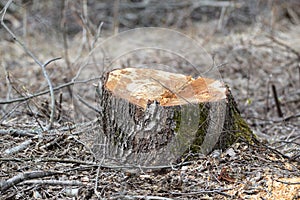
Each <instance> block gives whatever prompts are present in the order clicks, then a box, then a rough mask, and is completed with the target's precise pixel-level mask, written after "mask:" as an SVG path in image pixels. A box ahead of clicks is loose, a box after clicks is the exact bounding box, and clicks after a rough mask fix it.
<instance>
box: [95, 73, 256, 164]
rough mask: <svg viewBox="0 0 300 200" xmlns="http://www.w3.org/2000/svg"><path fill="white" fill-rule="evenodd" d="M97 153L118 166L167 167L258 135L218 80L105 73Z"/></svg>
mask: <svg viewBox="0 0 300 200" xmlns="http://www.w3.org/2000/svg"><path fill="white" fill-rule="evenodd" d="M97 94H98V97H97V100H98V103H99V106H100V110H101V113H100V117H99V122H100V131H99V134H98V136H97V139H96V141H95V144H94V147H95V148H94V151H95V153H96V154H97V155H98V156H99V158H100V159H106V158H114V159H111V160H117V162H118V164H138V165H162V164H168V163H171V162H175V161H176V160H178V159H179V158H180V157H181V156H182V155H184V154H186V153H188V152H194V153H196V152H198V153H199V152H200V153H204V154H207V153H210V152H211V151H213V150H214V149H225V148H226V147H228V146H230V145H231V144H233V143H234V142H235V141H236V140H237V139H239V138H241V139H244V140H247V141H248V142H253V141H254V139H255V136H254V135H253V133H252V132H251V130H250V129H249V127H248V125H247V124H246V123H245V121H244V120H243V119H242V118H241V116H240V114H239V111H238V109H237V107H236V104H235V102H234V99H233V97H232V95H231V92H230V90H229V89H228V88H227V87H225V85H224V84H223V83H222V82H221V81H219V80H213V79H209V78H203V77H198V78H192V77H191V76H186V75H183V74H176V73H170V72H166V71H160V70H154V69H146V68H125V69H117V70H113V71H111V72H109V73H107V74H106V76H105V77H104V78H103V80H102V81H101V82H100V83H99V87H98V89H97Z"/></svg>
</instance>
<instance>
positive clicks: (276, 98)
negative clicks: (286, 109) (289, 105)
mask: <svg viewBox="0 0 300 200" xmlns="http://www.w3.org/2000/svg"><path fill="white" fill-rule="evenodd" d="M272 92H273V96H274V100H275V104H276V108H277V113H278V116H279V117H283V113H282V111H281V107H280V102H279V99H278V96H277V91H276V87H275V85H274V84H272Z"/></svg>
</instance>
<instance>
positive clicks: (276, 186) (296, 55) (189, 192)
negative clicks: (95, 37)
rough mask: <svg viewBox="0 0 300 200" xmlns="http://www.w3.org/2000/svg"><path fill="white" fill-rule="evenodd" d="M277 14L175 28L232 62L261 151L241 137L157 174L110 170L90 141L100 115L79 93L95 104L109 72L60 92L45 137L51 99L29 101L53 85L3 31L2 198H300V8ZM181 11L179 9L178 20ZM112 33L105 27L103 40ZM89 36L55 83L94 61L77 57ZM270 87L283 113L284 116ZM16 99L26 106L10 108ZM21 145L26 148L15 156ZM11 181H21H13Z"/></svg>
mask: <svg viewBox="0 0 300 200" xmlns="http://www.w3.org/2000/svg"><path fill="white" fill-rule="evenodd" d="M101 5H102V4H101ZM279 5H283V4H279ZM292 5H294V4H292ZM272 8H274V9H271V10H272V13H273V12H274V13H273V15H271V14H270V15H268V14H269V12H267V11H266V12H267V13H268V14H266V13H264V12H262V14H261V16H260V17H258V16H257V19H258V20H256V22H255V23H254V22H251V23H250V22H249V23H248V24H241V23H237V24H235V25H234V26H233V25H232V27H230V26H229V25H228V26H226V27H222V26H221V27H219V29H217V28H216V27H217V24H218V18H217V19H215V20H214V19H213V20H208V21H199V22H195V21H191V22H193V23H190V21H188V22H189V23H186V25H185V26H177V25H169V27H173V28H174V26H176V28H178V27H181V28H182V29H181V31H183V32H185V33H186V34H187V35H190V36H191V37H194V38H196V39H197V40H198V41H199V43H200V44H202V45H203V46H204V47H205V49H207V51H208V52H209V53H211V54H214V55H215V61H216V63H217V64H221V63H227V64H226V65H225V66H222V67H220V69H219V70H220V72H221V74H222V78H223V80H224V81H225V82H226V83H227V84H228V85H229V86H230V87H231V89H232V92H233V95H234V97H235V99H236V101H237V103H238V106H239V109H240V111H241V113H242V116H243V117H244V118H245V119H246V120H247V122H248V123H249V125H250V127H251V128H252V130H253V132H254V133H256V134H257V136H258V137H259V138H260V140H261V141H262V145H261V146H253V145H250V144H246V143H244V142H243V141H237V143H236V144H234V145H233V146H232V147H231V148H229V149H228V150H227V151H225V152H221V153H220V152H218V151H214V152H213V153H212V154H210V155H207V156H203V155H191V157H192V159H191V158H189V159H183V160H182V162H181V163H180V164H179V165H174V166H172V167H170V166H166V168H163V169H155V170H153V169H152V170H151V169H139V168H135V169H128V168H126V169H116V168H115V167H114V166H107V165H105V164H103V163H101V162H99V161H97V160H96V159H95V157H94V154H93V153H92V152H91V150H90V149H89V148H88V145H86V144H85V143H84V142H83V141H84V140H85V138H84V137H86V136H87V135H89V134H90V133H91V132H93V131H94V130H96V128H97V123H96V121H93V120H94V119H95V117H96V114H95V113H94V111H93V110H92V109H91V108H88V107H86V106H84V105H83V103H82V102H80V100H79V98H78V97H77V96H76V95H80V96H81V97H82V98H83V99H84V101H85V102H87V103H88V104H89V105H92V106H95V103H94V102H95V100H94V95H95V94H94V87H93V83H96V82H97V80H93V79H92V78H93V77H99V76H100V75H101V74H100V73H99V72H97V71H91V68H88V67H87V68H84V69H82V70H83V72H84V73H83V74H84V75H82V76H80V77H78V78H77V79H76V80H89V81H88V82H84V83H77V84H75V85H69V86H65V87H62V88H61V89H58V90H56V92H55V96H56V101H57V107H61V109H60V110H61V111H57V112H56V115H55V119H56V120H55V123H54V127H53V129H52V130H50V131H47V130H45V131H41V129H43V128H44V127H46V126H47V124H48V122H49V114H50V110H49V102H50V98H49V94H48V93H47V94H46V95H41V96H38V97H34V98H31V99H30V100H26V99H24V98H26V97H28V96H30V95H32V94H36V93H38V92H40V91H44V90H47V82H46V81H45V78H44V77H43V74H42V72H41V69H40V67H39V66H37V65H36V64H35V63H34V61H33V60H32V59H31V58H30V57H28V56H27V55H26V53H25V52H24V50H23V49H22V48H21V47H20V45H18V44H16V43H14V42H12V41H11V40H10V39H9V36H8V35H7V34H5V35H2V36H1V37H2V38H5V39H3V40H0V55H1V60H0V68H1V69H0V72H1V73H0V149H1V154H0V190H1V193H0V197H1V199H35V198H36V199H38V198H43V199H74V198H75V199H76V198H77V199H97V198H98V199H101V198H103V199H168V198H170V199H299V198H300V165H299V163H300V151H299V149H300V134H299V133H300V126H299V124H300V123H299V117H300V90H299V88H300V60H299V59H300V37H299V35H300V23H299V19H300V17H299V16H300V15H297V13H296V12H295V10H297V9H293V7H289V8H286V7H284V9H280V8H281V7H276V6H274V7H272ZM276 9H277V10H276ZM274 10H275V11H274ZM287 10H289V11H287ZM268 11H270V10H268ZM241 12H242V11H241ZM270 12H271V11H270ZM282 12H287V13H290V14H286V15H285V14H282ZM291 13H294V15H293V14H291ZM179 14H182V13H181V12H178V10H176V16H177V15H179ZM158 15H159V14H158ZM246 16H247V15H246ZM270 16H273V18H271V17H270ZM274 16H275V17H274ZM247 17H248V18H249V17H251V16H250V15H249V16H247ZM42 19H48V18H47V17H43V18H42ZM126 19H127V18H126ZM230 19H231V18H230ZM232 19H236V18H234V17H233V18H232ZM297 20H298V21H297ZM229 21H230V20H229ZM233 21H234V20H233ZM121 22H124V21H121ZM177 22H178V20H177ZM39 23H40V24H38V25H40V26H41V24H42V22H39ZM108 23H109V22H108ZM124 23H125V22H124ZM139 23H142V22H139ZM147 23H148V22H147ZM156 23H158V22H156ZM231 23H233V22H231ZM228 24H230V23H229V22H228ZM46 25H47V23H46ZM122 25H123V24H122V23H120V26H122ZM181 25H182V24H181ZM48 26H50V25H49V24H48ZM29 27H31V28H32V27H33V24H30V26H29ZM19 30H20V28H19V29H17V30H14V31H19ZM37 30H39V29H37ZM1 31H3V30H1ZM111 32H112V31H111V30H110V29H105V30H104V31H103V33H102V34H103V36H102V38H100V40H102V39H103V38H105V37H106V36H109V35H110V34H111ZM56 33H57V34H58V35H59V33H60V32H59V31H57V32H56ZM1 34H2V32H1ZM81 36H82V35H81V34H80V33H78V34H77V35H73V36H72V37H71V36H70V40H69V43H68V46H69V51H68V53H69V57H70V62H71V63H72V64H71V65H69V66H68V65H67V62H65V61H66V59H61V60H58V61H55V62H53V63H51V64H50V65H49V66H47V71H48V73H49V75H50V78H51V81H52V83H53V85H54V86H61V85H63V84H64V83H68V82H70V81H71V80H72V78H73V77H74V76H75V75H76V72H78V70H79V68H80V67H81V66H82V64H81V63H82V61H83V60H84V59H85V58H87V56H86V53H87V52H88V51H89V50H88V49H89V47H88V46H87V45H86V46H84V48H83V52H85V55H84V53H83V55H81V56H79V59H78V60H76V58H77V55H78V52H80V46H81V44H82V38H81ZM19 38H20V39H21V40H22V41H24V42H25V44H26V46H27V47H28V48H29V49H31V50H33V53H34V54H35V55H36V56H37V57H38V59H39V60H42V61H46V60H48V59H51V58H55V57H60V56H62V57H64V56H65V54H64V45H63V42H62V41H61V40H59V39H57V35H55V34H52V33H49V32H48V33H47V32H35V31H33V33H30V34H29V33H28V35H26V37H22V36H19ZM71 38H72V39H71ZM88 39H89V38H87V40H88ZM145 57H146V56H145ZM64 58H65V57H64ZM272 85H273V87H275V90H276V91H277V95H278V99H279V102H280V105H281V110H282V113H283V117H280V116H279V114H278V109H277V108H276V102H275V98H274V95H273V92H272ZM60 97H61V98H60ZM17 98H21V100H19V101H15V102H11V100H13V99H17ZM23 142H24V143H23ZM21 144H22V145H21ZM16 146H23V148H22V149H19V150H16V151H15V152H13V151H12V150H15V149H12V148H13V147H16ZM8 150H10V152H8ZM38 172H41V173H38ZM46 172H51V173H48V174H47V173H46ZM17 178H19V179H17ZM18 180H19V181H18ZM9 181H13V182H14V183H18V184H14V185H9ZM163 197H165V198H163Z"/></svg>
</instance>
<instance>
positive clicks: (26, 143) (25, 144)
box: [4, 139, 32, 155]
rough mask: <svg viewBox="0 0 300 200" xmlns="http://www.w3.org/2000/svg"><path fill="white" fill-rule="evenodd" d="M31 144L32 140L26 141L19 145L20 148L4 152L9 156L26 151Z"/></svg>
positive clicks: (16, 147)
mask: <svg viewBox="0 0 300 200" xmlns="http://www.w3.org/2000/svg"><path fill="white" fill-rule="evenodd" d="M31 143H32V140H31V139H29V140H26V141H24V142H22V143H21V144H19V145H18V146H15V147H12V148H10V149H6V150H5V151H4V153H5V154H7V155H9V154H14V153H17V152H19V151H22V150H24V149H26V148H27V147H28V146H29V145H30V144H31Z"/></svg>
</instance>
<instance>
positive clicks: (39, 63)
mask: <svg viewBox="0 0 300 200" xmlns="http://www.w3.org/2000/svg"><path fill="white" fill-rule="evenodd" d="M12 2H13V1H12V0H9V1H8V2H7V3H6V5H5V7H4V9H3V11H2V16H1V25H2V26H3V27H4V29H5V30H6V31H7V32H8V33H9V34H10V35H11V36H12V38H13V40H14V41H15V42H17V43H18V44H19V45H20V46H21V47H22V48H23V50H24V51H25V52H26V54H27V55H29V56H30V57H31V58H32V59H33V60H34V62H35V63H36V64H38V65H39V66H40V67H41V69H42V72H43V75H44V77H45V79H46V80H47V84H48V86H49V91H50V97H51V114H50V121H49V125H48V127H47V129H48V130H49V129H51V127H52V125H53V122H54V115H55V96H54V91H53V86H52V82H51V80H50V77H49V75H48V73H47V71H46V66H47V65H48V64H49V63H50V62H52V61H54V60H56V59H51V60H50V61H48V62H46V63H45V64H42V62H40V61H39V60H38V58H37V57H36V56H35V55H34V54H33V53H32V52H31V51H30V50H29V49H28V48H27V47H26V46H25V44H24V43H23V42H21V41H20V40H19V39H18V38H17V37H16V35H15V34H14V33H13V32H12V31H11V30H10V29H9V28H8V27H7V26H6V24H5V23H4V17H5V14H6V12H7V9H8V8H9V6H10V5H11V4H12Z"/></svg>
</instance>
